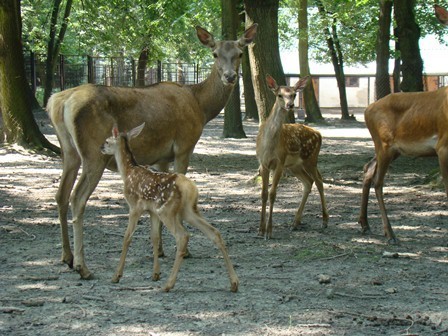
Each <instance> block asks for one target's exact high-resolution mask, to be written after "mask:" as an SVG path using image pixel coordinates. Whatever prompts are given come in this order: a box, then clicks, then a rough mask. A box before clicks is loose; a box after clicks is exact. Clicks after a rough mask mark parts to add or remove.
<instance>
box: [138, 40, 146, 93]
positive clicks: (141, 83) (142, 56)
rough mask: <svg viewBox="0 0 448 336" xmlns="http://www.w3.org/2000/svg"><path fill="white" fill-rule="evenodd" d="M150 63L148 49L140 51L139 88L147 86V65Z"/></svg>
mask: <svg viewBox="0 0 448 336" xmlns="http://www.w3.org/2000/svg"><path fill="white" fill-rule="evenodd" d="M147 63H148V47H144V48H143V49H142V50H141V51H140V55H139V56H138V62H137V86H138V87H144V86H145V72H146V64H147Z"/></svg>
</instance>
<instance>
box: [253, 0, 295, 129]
mask: <svg viewBox="0 0 448 336" xmlns="http://www.w3.org/2000/svg"><path fill="white" fill-rule="evenodd" d="M244 5H245V9H246V27H249V26H250V25H252V24H253V23H255V22H256V23H258V24H259V26H258V29H257V37H256V39H255V43H252V44H250V45H249V59H250V67H251V73H252V83H253V86H254V91H255V101H256V103H257V108H258V115H259V120H260V122H263V121H264V120H265V119H266V117H267V116H268V115H269V113H270V112H271V109H272V107H273V106H274V102H275V96H274V95H273V94H272V92H271V91H270V90H269V88H268V86H267V85H266V75H268V74H269V75H271V76H272V77H274V79H275V80H276V81H277V83H278V84H279V85H286V79H285V73H284V72H283V67H282V63H281V59H280V51H279V43H278V6H279V0H244ZM288 121H289V122H294V114H293V112H292V111H291V113H290V114H289V116H288Z"/></svg>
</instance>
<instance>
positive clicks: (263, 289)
mask: <svg viewBox="0 0 448 336" xmlns="http://www.w3.org/2000/svg"><path fill="white" fill-rule="evenodd" d="M327 112H331V111H327ZM359 112H360V111H355V116H356V118H357V121H353V122H342V121H340V120H339V117H340V116H339V115H338V114H334V113H333V114H331V113H330V114H325V117H326V119H327V125H324V126H322V125H319V126H316V127H315V128H316V129H318V130H319V131H320V132H321V133H322V135H323V145H322V150H321V155H320V161H319V167H320V170H321V172H322V175H323V177H324V182H325V194H326V197H327V202H328V208H329V212H330V221H329V225H328V228H327V229H325V230H322V229H321V224H322V216H321V206H320V201H319V196H318V192H317V189H316V188H315V187H313V190H312V192H311V194H310V197H309V200H308V203H307V205H306V207H305V212H304V217H303V222H304V224H306V225H304V228H303V229H301V230H299V231H291V229H290V227H291V224H292V222H293V219H294V213H295V210H296V209H297V207H298V203H299V201H300V198H301V189H302V187H301V184H300V183H299V182H297V180H296V179H295V178H293V177H288V176H286V177H284V178H283V179H282V181H281V183H280V186H279V189H278V193H277V201H276V203H275V210H274V211H275V213H274V228H273V236H274V237H273V239H270V240H265V239H262V238H260V237H258V236H257V231H258V225H259V219H260V204H261V202H260V189H261V186H260V183H259V181H257V180H256V179H254V176H255V175H256V173H257V168H258V163H257V159H256V157H255V138H256V134H257V130H258V126H257V124H255V123H253V122H250V121H247V122H246V121H245V122H244V127H245V131H246V134H247V138H246V139H238V140H236V139H223V138H222V137H221V133H222V126H223V117H222V115H220V116H219V117H218V118H216V119H215V120H213V121H212V122H210V123H209V124H208V125H207V126H206V128H205V130H204V133H203V136H202V137H201V139H200V141H199V143H198V145H197V146H196V149H195V152H194V154H193V156H192V160H191V165H190V168H189V171H188V176H189V177H190V178H191V179H193V180H194V181H195V182H196V183H197V185H198V188H199V191H200V208H201V210H202V212H203V214H204V216H205V217H206V218H207V219H208V220H209V221H210V223H212V224H213V225H214V226H215V227H217V228H218V229H219V230H220V231H221V233H222V235H223V238H224V240H225V241H226V244H227V247H228V250H229V254H230V257H231V260H232V262H233V264H234V266H235V270H236V272H237V273H238V276H239V279H240V287H239V291H238V293H232V292H230V290H229V289H230V284H229V281H228V277H227V274H226V270H225V268H224V262H223V259H222V257H221V255H220V252H219V251H218V250H217V249H216V248H215V247H214V246H213V244H212V243H211V242H210V241H208V240H207V239H206V238H205V237H204V236H203V235H202V234H201V233H200V232H198V231H196V230H194V229H192V228H188V229H189V231H190V233H191V239H190V243H189V250H190V252H191V254H192V258H188V259H185V260H184V263H183V264H182V267H181V269H180V272H179V276H178V279H177V282H176V286H175V288H174V289H173V290H172V291H170V292H169V293H165V292H163V291H162V290H161V288H162V286H163V285H164V282H165V281H166V279H167V274H169V272H170V270H171V267H172V263H173V258H174V253H175V243H174V240H173V238H172V237H171V236H170V235H169V234H168V233H167V232H166V231H164V233H163V239H164V246H165V253H166V257H165V258H163V259H161V271H162V276H161V281H159V282H153V281H152V280H151V270H152V257H151V255H152V248H151V246H150V242H149V239H148V237H149V225H148V222H149V220H148V218H146V217H145V218H144V219H143V220H142V223H141V224H140V225H139V227H138V229H137V231H136V233H135V236H134V239H133V242H132V244H131V248H130V251H129V254H128V257H127V263H126V267H125V270H124V276H123V278H122V279H121V282H120V283H119V284H113V283H111V278H112V275H113V273H114V270H115V267H116V266H117V263H118V259H119V256H120V251H121V244H122V237H123V233H124V230H125V228H126V225H127V216H128V208H127V205H126V202H125V200H124V198H123V194H122V182H121V179H120V177H119V175H118V174H117V173H114V172H110V171H106V172H105V174H104V176H103V178H102V180H101V181H100V184H99V186H98V187H97V188H96V190H95V192H94V194H93V195H92V197H91V199H90V200H89V202H88V206H87V209H86V213H85V227H84V232H85V235H84V237H85V253H86V259H87V260H86V261H87V264H88V266H89V268H90V270H91V271H92V272H94V274H95V279H94V280H90V281H86V280H80V279H79V275H78V274H77V273H76V272H74V271H72V270H71V269H69V268H68V267H67V266H66V265H64V264H62V263H61V262H60V255H61V243H60V229H59V224H58V218H57V209H56V203H55V200H54V196H55V193H56V190H57V188H58V184H59V180H60V174H61V160H60V159H59V158H56V157H47V156H42V155H40V154H31V153H29V152H25V151H23V150H21V149H20V148H17V147H14V146H13V147H11V146H2V147H0V167H1V169H0V263H1V268H0V334H1V335H45V336H49V335H51V336H54V335H95V336H100V335H101V336H102V335H104V336H105V335H152V336H154V335H163V336H177V335H241V336H242V335H244V336H260V335H274V336H276V335H372V336H373V335H375V336H376V335H442V334H448V234H447V233H448V226H447V218H448V209H447V200H446V195H445V192H444V191H443V190H441V189H440V188H437V187H433V186H431V185H430V183H429V182H428V181H429V180H430V178H428V177H429V175H430V173H431V172H434V171H437V159H436V158H426V159H410V158H399V159H398V160H397V161H396V162H394V163H393V164H392V166H391V169H390V172H389V173H388V175H387V179H386V187H385V200H386V204H387V207H388V213H389V216H390V219H391V223H392V226H393V228H394V230H395V233H396V234H397V236H398V237H399V239H400V244H399V245H388V244H387V242H386V239H385V238H384V236H383V233H382V225H381V218H380V215H379V210H378V206H377V203H376V200H375V197H374V192H373V190H372V192H371V202H370V207H369V209H370V212H369V218H370V224H371V227H372V232H373V234H372V235H368V236H364V235H362V234H361V232H360V227H359V224H358V223H357V219H358V213H359V203H360V194H361V183H362V169H363V165H364V164H365V163H366V162H367V161H368V160H369V159H370V158H371V157H372V156H373V144H372V141H371V139H370V136H369V133H368V131H367V129H366V128H365V125H364V123H363V120H362V118H363V116H362V113H359ZM38 120H39V125H40V126H41V127H42V130H43V131H44V133H45V134H46V135H47V136H48V137H49V139H51V140H52V141H56V139H55V136H54V132H53V129H52V127H51V126H50V125H49V124H48V119H47V118H46V117H45V116H42V115H40V116H38ZM70 236H71V225H70Z"/></svg>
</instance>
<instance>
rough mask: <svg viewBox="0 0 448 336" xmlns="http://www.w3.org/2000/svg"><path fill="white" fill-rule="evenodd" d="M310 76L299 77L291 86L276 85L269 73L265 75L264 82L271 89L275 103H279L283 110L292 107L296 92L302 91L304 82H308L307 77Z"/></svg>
mask: <svg viewBox="0 0 448 336" xmlns="http://www.w3.org/2000/svg"><path fill="white" fill-rule="evenodd" d="M309 78H310V77H309V76H306V77H303V78H300V80H299V81H298V82H297V83H296V85H294V86H293V87H291V86H278V85H277V82H276V81H275V79H274V78H272V77H271V76H270V75H267V76H266V83H267V84H268V87H269V88H270V89H271V91H272V92H273V93H274V94H275V96H276V103H278V104H280V106H281V107H282V108H283V109H285V110H290V109H292V108H293V107H294V100H295V99H296V95H297V92H299V91H302V90H303V89H304V87H305V86H306V84H307V83H308V79H309Z"/></svg>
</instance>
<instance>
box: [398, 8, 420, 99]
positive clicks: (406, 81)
mask: <svg viewBox="0 0 448 336" xmlns="http://www.w3.org/2000/svg"><path fill="white" fill-rule="evenodd" d="M414 7H415V0H394V13H395V21H396V23H397V36H398V42H399V46H400V57H401V60H402V64H401V72H402V75H403V80H402V82H401V85H400V89H401V91H404V92H414V91H423V60H422V57H421V55H420V47H419V44H418V42H419V39H420V27H419V26H418V25H417V23H416V22H415V15H414Z"/></svg>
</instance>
